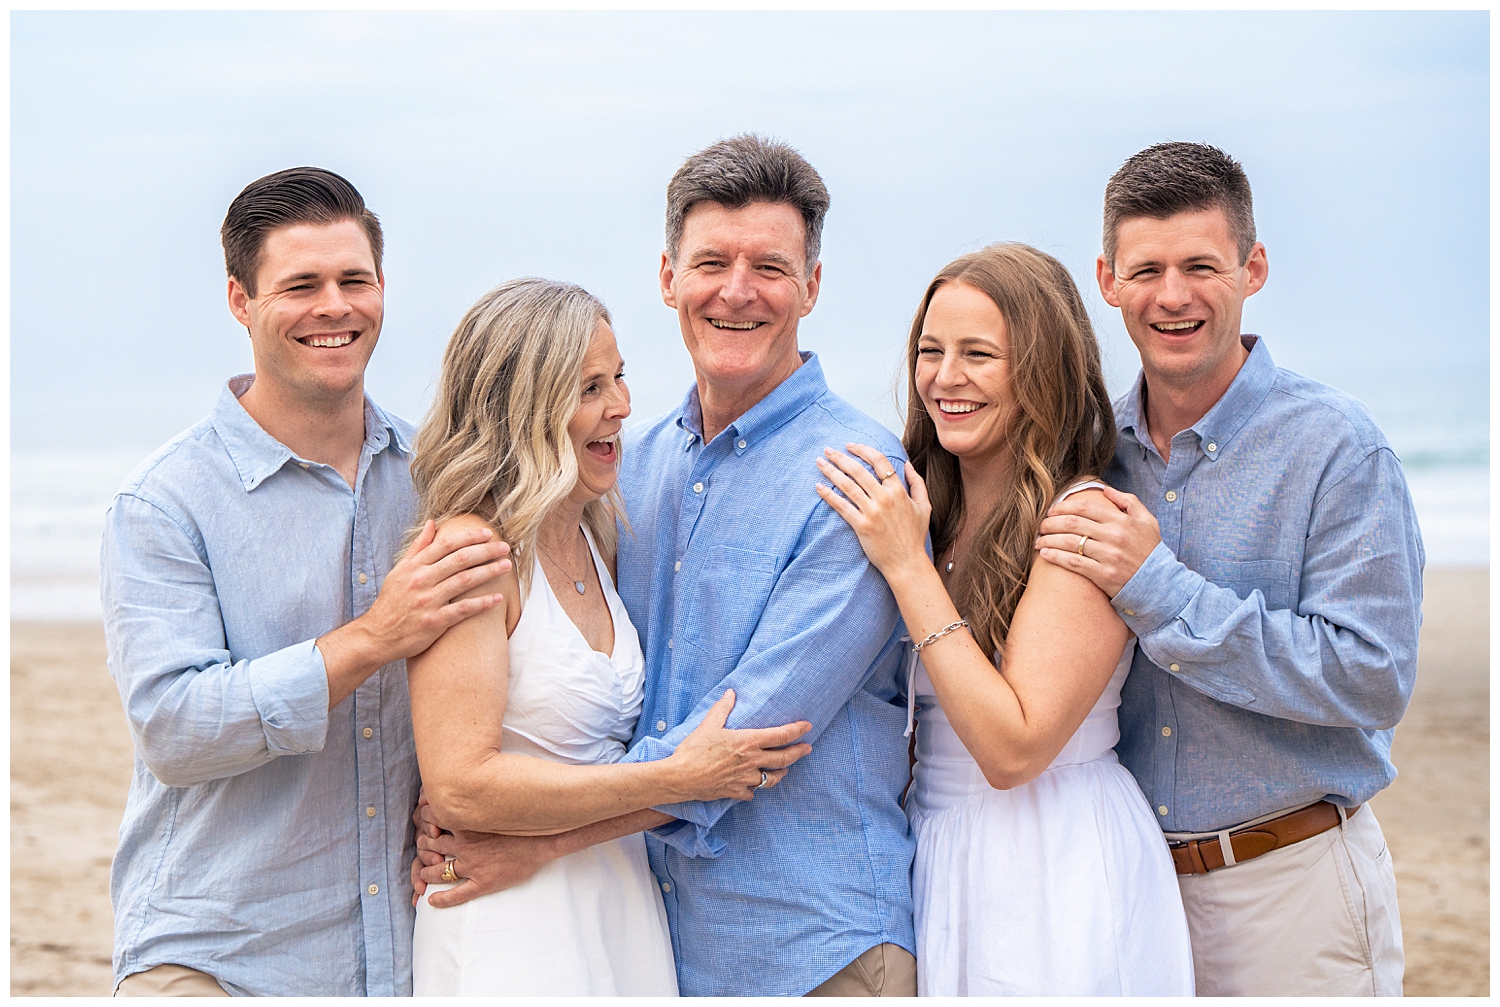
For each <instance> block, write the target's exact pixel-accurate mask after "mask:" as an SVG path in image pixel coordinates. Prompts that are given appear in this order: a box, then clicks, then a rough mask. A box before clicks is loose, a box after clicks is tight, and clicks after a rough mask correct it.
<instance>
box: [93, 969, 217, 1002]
mask: <svg viewBox="0 0 1500 1007" xmlns="http://www.w3.org/2000/svg"><path fill="white" fill-rule="evenodd" d="M228 995H229V994H228V993H225V992H224V987H222V986H220V985H219V981H218V980H217V979H215V978H214V977H213V976H211V975H209V974H208V973H207V972H199V971H198V970H197V969H190V968H188V967H187V966H186V965H158V966H156V967H155V968H152V969H147V970H146V971H144V972H134V973H131V974H130V975H128V976H126V977H125V978H124V979H121V980H120V985H119V986H117V987H115V996H117V997H227V996H228Z"/></svg>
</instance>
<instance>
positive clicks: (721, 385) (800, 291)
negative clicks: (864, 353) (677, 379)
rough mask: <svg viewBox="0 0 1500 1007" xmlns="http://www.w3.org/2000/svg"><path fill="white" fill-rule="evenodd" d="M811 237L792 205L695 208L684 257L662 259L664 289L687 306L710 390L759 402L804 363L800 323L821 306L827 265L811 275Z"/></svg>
mask: <svg viewBox="0 0 1500 1007" xmlns="http://www.w3.org/2000/svg"><path fill="white" fill-rule="evenodd" d="M805 237H806V232H805V229H804V225H803V222H802V215H801V214H800V213H799V212H798V211H797V210H796V208H794V207H792V206H789V205H787V204H786V203H749V204H747V205H745V206H742V207H740V208H739V209H735V210H731V209H729V208H727V207H725V206H723V205H721V204H719V203H710V202H700V203H697V204H695V205H694V206H693V208H692V209H691V210H689V211H688V213H687V216H686V218H685V219H684V223H683V229H682V240H681V242H680V244H679V245H678V253H677V261H676V262H675V263H673V262H672V261H670V260H669V259H668V257H667V256H666V255H663V256H662V261H661V294H662V300H663V301H665V302H666V304H667V306H668V307H670V308H675V309H676V310H677V319H678V323H679V324H680V325H681V327H682V339H683V342H684V343H686V344H687V348H688V353H690V354H691V355H692V357H693V367H694V368H695V370H696V371H697V374H698V383H699V387H700V390H706V391H708V392H709V393H711V394H716V395H724V396H729V397H734V398H741V399H743V398H759V397H760V396H764V395H765V394H766V393H768V392H770V390H771V389H773V388H775V387H776V386H777V385H778V384H780V383H781V382H782V381H784V380H785V379H786V378H787V376H788V375H790V374H791V373H792V372H793V371H795V370H796V369H797V367H798V365H799V364H800V363H801V358H800V357H799V356H798V355H797V323H798V321H799V320H800V319H801V318H802V317H803V316H804V315H806V314H807V313H808V312H810V311H812V309H813V305H814V304H815V303H816V302H817V299H818V284H819V282H820V280H821V278H822V270H823V267H822V264H821V263H820V264H818V265H817V266H816V267H815V268H814V269H813V271H812V274H811V275H808V272H807V269H806V251H805V245H804V239H805Z"/></svg>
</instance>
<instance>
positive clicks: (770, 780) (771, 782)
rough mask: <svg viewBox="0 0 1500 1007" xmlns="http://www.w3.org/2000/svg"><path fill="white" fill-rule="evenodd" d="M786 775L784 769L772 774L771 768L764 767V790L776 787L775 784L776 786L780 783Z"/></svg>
mask: <svg viewBox="0 0 1500 1007" xmlns="http://www.w3.org/2000/svg"><path fill="white" fill-rule="evenodd" d="M786 774H787V771H786V770H785V769H778V770H776V771H775V772H774V773H773V772H771V767H770V766H767V767H766V788H767V789H770V788H771V787H774V786H776V784H778V783H780V782H781V781H782V779H783V778H784V777H785V776H786Z"/></svg>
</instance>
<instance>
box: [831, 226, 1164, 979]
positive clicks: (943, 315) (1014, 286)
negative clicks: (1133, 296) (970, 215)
mask: <svg viewBox="0 0 1500 1007" xmlns="http://www.w3.org/2000/svg"><path fill="white" fill-rule="evenodd" d="M908 365H909V370H908V375H909V384H908V390H909V394H910V398H909V407H908V414H907V425H906V434H905V438H904V440H905V445H906V449H907V451H908V453H909V457H910V458H911V462H910V463H908V465H907V467H906V473H905V474H906V477H907V481H908V482H909V483H910V485H911V493H910V495H908V493H907V491H906V490H905V488H903V486H902V482H901V480H900V479H897V478H894V477H893V476H894V475H895V473H892V472H888V471H886V470H887V469H888V468H889V463H888V462H886V460H885V458H884V456H882V455H880V453H879V452H876V451H871V450H870V449H869V448H866V447H864V446H861V445H849V446H848V447H849V450H850V452H851V453H852V454H853V455H854V456H855V457H853V458H851V457H850V455H848V454H845V453H843V452H841V451H835V450H830V451H829V452H828V453H827V454H828V457H827V458H826V459H819V462H818V464H819V466H820V468H821V469H822V471H823V473H824V475H825V476H827V477H828V478H829V479H830V481H831V482H832V484H833V486H836V487H837V488H838V490H839V492H834V491H833V490H832V489H831V488H830V487H828V486H825V485H822V484H820V485H819V486H818V492H819V493H820V494H821V495H822V496H823V498H824V499H825V500H826V501H827V502H828V503H829V504H830V505H831V506H832V507H833V508H834V509H835V510H836V511H838V513H839V514H841V515H842V516H843V517H844V518H845V519H847V520H848V521H849V523H850V525H852V526H853V528H854V530H855V531H856V532H857V533H858V535H859V539H860V543H861V544H862V545H863V546H864V549H865V552H866V553H867V554H868V555H869V557H870V560H871V562H872V563H874V564H875V565H876V566H877V567H878V568H879V569H880V571H881V573H882V574H884V575H885V577H886V580H887V581H888V582H889V583H890V586H891V590H892V591H893V592H894V593H895V596H896V600H897V602H898V603H899V604H900V606H901V614H902V617H903V618H904V619H905V621H906V625H907V628H908V630H909V632H910V634H911V637H912V640H913V641H914V650H918V651H920V653H913V655H912V661H911V665H910V667H911V669H912V674H911V675H910V676H909V682H908V691H909V693H910V696H911V700H912V704H913V713H914V718H913V719H914V720H915V721H916V745H915V750H916V764H915V770H914V778H913V783H912V788H911V792H910V794H909V795H908V797H907V810H908V814H909V816H910V818H911V822H912V827H913V830H914V832H915V834H916V839H917V855H916V862H915V865H914V867H913V879H912V892H913V896H914V899H915V903H916V929H917V963H918V972H917V975H918V989H919V992H920V994H921V995H923V996H969V995H973V996H977V995H997V996H1002V995H1064V994H1071V995H1084V996H1088V995H1093V996H1111V995H1115V996H1118V995H1125V996H1162V995H1168V996H1170V995H1177V996H1191V995H1192V993H1193V976H1192V957H1191V952H1190V950H1189V947H1188V931H1187V922H1186V919H1185V917H1184V915H1183V909H1182V903H1181V898H1180V896H1179V895H1178V889H1177V880H1176V877H1175V874H1174V872H1173V867H1172V860H1171V858H1170V856H1169V855H1168V853H1167V848H1166V844H1165V843H1164V841H1163V840H1162V834H1161V829H1160V828H1159V827H1158V825H1157V823H1156V821H1155V819H1154V817H1153V815H1152V813H1151V809H1150V808H1149V807H1147V805H1146V801H1145V798H1144V797H1143V796H1142V795H1141V791H1140V788H1139V787H1138V786H1137V785H1136V782H1135V779H1134V778H1133V777H1132V776H1131V775H1130V773H1129V772H1128V771H1126V770H1125V768H1124V767H1123V766H1121V765H1120V764H1119V761H1118V760H1117V759H1116V757H1115V753H1114V745H1115V743H1116V742H1117V741H1118V740H1119V727H1118V724H1117V721H1116V717H1115V710H1116V708H1117V707H1118V705H1119V701H1120V687H1121V686H1122V685H1123V684H1124V680H1125V675H1126V674H1127V672H1128V671H1129V668H1130V661H1131V657H1132V655H1133V653H1134V649H1135V641H1134V639H1133V638H1132V637H1131V636H1130V633H1129V631H1128V630H1127V629H1126V627H1125V624H1124V623H1123V622H1121V621H1120V619H1119V618H1118V617H1117V616H1116V615H1115V613H1114V611H1113V609H1112V608H1111V607H1110V603H1109V599H1108V598H1107V597H1106V596H1105V595H1104V594H1103V593H1102V592H1101V591H1100V590H1099V589H1098V588H1096V587H1095V586H1094V585H1093V584H1091V583H1090V582H1088V581H1087V580H1085V579H1084V578H1082V577H1080V576H1078V575H1076V574H1074V573H1071V572H1069V571H1066V570H1064V569H1062V568H1061V567H1057V566H1054V565H1052V564H1050V563H1045V562H1037V561H1035V560H1034V556H1035V553H1034V551H1033V545H1034V540H1035V536H1036V531H1037V526H1038V525H1039V524H1040V522H1041V520H1042V517H1043V516H1044V515H1045V513H1046V512H1047V509H1048V508H1049V507H1050V506H1051V505H1052V503H1053V502H1054V501H1055V500H1057V499H1059V498H1061V497H1062V496H1066V495H1069V494H1072V493H1090V492H1093V493H1097V492H1099V490H1098V487H1099V486H1101V485H1102V484H1101V483H1099V482H1098V481H1097V480H1095V479H1093V478H1092V476H1093V475H1094V474H1096V473H1098V472H1100V471H1101V470H1103V468H1104V467H1105V466H1106V464H1108V462H1109V460H1110V457H1111V454H1112V453H1113V451H1114V441H1115V428H1114V419H1113V414H1112V412H1111V410H1110V403H1109V399H1108V397H1107V395H1106V393H1105V388H1104V378H1103V374H1102V371H1101V368H1100V363H1099V349H1098V345H1097V343H1096V342H1095V340H1094V335H1093V331H1092V328H1091V327H1090V325H1089V320H1088V314H1087V312H1086V310H1085V309H1084V306H1083V302H1082V299H1081V298H1080V297H1079V295H1078V291H1077V288H1076V287H1075V286H1074V285H1073V281H1072V278H1071V277H1070V276H1069V275H1068V272H1067V270H1066V269H1065V268H1064V267H1063V266H1062V264H1061V263H1059V262H1058V261H1057V260H1056V259H1054V258H1052V257H1051V256H1049V255H1045V254H1043V253H1041V252H1038V251H1036V250H1035V249H1033V248H1030V247H1028V246H1025V245H1019V244H1001V245H992V246H990V247H988V248H985V249H983V250H982V251H979V252H976V253H974V254H972V255H966V256H964V257H962V258H960V259H958V260H956V261H954V262H953V263H951V264H950V265H948V266H947V267H946V268H945V269H944V270H943V271H942V272H941V273H939V274H938V276H937V278H936V279H934V280H933V281H932V283H931V284H930V285H929V287H928V289H927V293H926V296H925V297H924V298H923V300H922V306H921V308H920V310H919V311H918V312H917V316H916V318H915V320H914V321H913V323H912V329H911V337H910V341H909V343H908ZM856 458H857V459H861V460H863V462H866V463H868V465H869V467H866V465H865V464H861V462H860V461H857V460H856ZM872 469H873V472H872ZM929 530H930V533H931V538H932V546H933V555H934V556H936V562H935V563H934V560H933V559H930V558H929V557H928V555H927V552H926V550H925V548H924V540H925V539H926V538H927V536H928V534H929ZM1080 547H1081V548H1085V549H1086V548H1087V543H1080Z"/></svg>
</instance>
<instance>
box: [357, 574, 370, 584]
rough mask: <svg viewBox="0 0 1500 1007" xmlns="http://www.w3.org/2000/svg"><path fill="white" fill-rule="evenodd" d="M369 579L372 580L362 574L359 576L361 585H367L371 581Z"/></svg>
mask: <svg viewBox="0 0 1500 1007" xmlns="http://www.w3.org/2000/svg"><path fill="white" fill-rule="evenodd" d="M369 579H370V578H368V577H366V576H365V575H364V574H360V575H359V582H360V583H361V584H363V583H365V582H367V581H368V580H369Z"/></svg>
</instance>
